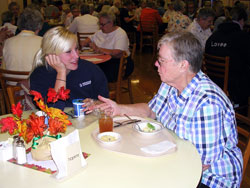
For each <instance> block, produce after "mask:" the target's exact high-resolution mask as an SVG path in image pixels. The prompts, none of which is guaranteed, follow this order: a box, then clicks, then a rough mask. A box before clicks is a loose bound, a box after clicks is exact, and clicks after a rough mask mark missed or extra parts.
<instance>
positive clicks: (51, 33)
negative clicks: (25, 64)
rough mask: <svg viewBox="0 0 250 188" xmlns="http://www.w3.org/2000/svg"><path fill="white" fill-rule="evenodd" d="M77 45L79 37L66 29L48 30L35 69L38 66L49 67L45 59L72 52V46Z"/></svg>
mask: <svg viewBox="0 0 250 188" xmlns="http://www.w3.org/2000/svg"><path fill="white" fill-rule="evenodd" d="M74 44H76V45H77V37H76V35H75V34H73V33H71V32H70V31H68V30H67V29H65V28H64V27H61V26H58V27H54V28H52V29H50V30H48V31H47V32H46V33H45V35H44V36H43V39H42V44H41V49H40V50H39V51H38V52H37V54H36V56H35V59H34V63H33V69H35V68H36V67H38V66H46V67H48V63H47V61H46V60H45V57H46V56H47V55H49V54H55V55H59V54H61V53H63V52H67V51H69V50H71V48H72V46H73V45H74Z"/></svg>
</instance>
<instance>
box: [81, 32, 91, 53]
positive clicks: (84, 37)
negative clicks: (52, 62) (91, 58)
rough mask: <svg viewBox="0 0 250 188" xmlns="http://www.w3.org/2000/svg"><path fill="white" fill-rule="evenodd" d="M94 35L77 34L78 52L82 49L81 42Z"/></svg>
mask: <svg viewBox="0 0 250 188" xmlns="http://www.w3.org/2000/svg"><path fill="white" fill-rule="evenodd" d="M93 34H94V33H79V32H77V40H78V45H79V50H81V49H82V47H83V46H81V41H83V40H85V39H87V38H88V37H89V36H90V35H93Z"/></svg>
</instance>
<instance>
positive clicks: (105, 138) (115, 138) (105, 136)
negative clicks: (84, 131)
mask: <svg viewBox="0 0 250 188" xmlns="http://www.w3.org/2000/svg"><path fill="white" fill-rule="evenodd" d="M97 139H98V140H99V141H100V142H101V143H104V144H114V143H117V142H119V141H120V140H121V135H120V134H119V133H116V132H103V133H99V134H98V135H97Z"/></svg>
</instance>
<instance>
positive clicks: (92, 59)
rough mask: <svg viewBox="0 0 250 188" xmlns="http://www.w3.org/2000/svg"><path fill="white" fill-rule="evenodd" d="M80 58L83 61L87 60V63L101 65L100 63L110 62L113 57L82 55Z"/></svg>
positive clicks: (106, 55)
mask: <svg viewBox="0 0 250 188" xmlns="http://www.w3.org/2000/svg"><path fill="white" fill-rule="evenodd" d="M80 58H81V59H85V60H87V61H90V62H92V63H94V64H99V63H104V62H106V61H108V60H110V59H111V55H108V54H97V55H95V54H91V55H81V54H80Z"/></svg>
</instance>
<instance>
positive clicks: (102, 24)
mask: <svg viewBox="0 0 250 188" xmlns="http://www.w3.org/2000/svg"><path fill="white" fill-rule="evenodd" d="M108 23H109V22H106V23H99V25H100V26H101V27H104V26H105V25H107V24H108Z"/></svg>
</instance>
